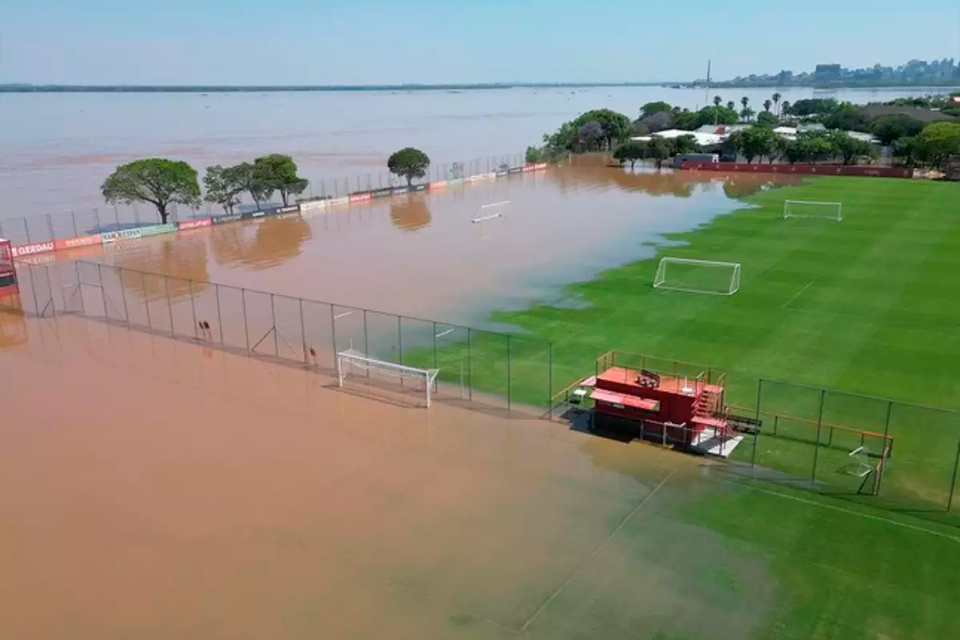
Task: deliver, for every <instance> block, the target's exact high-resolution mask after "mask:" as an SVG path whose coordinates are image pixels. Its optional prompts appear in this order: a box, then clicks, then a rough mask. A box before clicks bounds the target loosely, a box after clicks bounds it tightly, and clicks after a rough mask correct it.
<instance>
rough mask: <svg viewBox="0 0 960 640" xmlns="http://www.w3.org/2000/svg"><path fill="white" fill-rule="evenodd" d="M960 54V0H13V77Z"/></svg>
mask: <svg viewBox="0 0 960 640" xmlns="http://www.w3.org/2000/svg"><path fill="white" fill-rule="evenodd" d="M943 57H960V1H958V0H916V1H914V2H903V1H902V0H897V1H896V2H894V1H892V0H873V1H871V2H863V1H854V0H805V1H804V2H799V3H797V2H775V1H772V2H760V1H754V2H749V3H735V2H717V1H716V0H709V1H704V0H686V1H685V2H682V3H675V2H649V3H648V2H642V1H640V0H631V1H625V0H603V1H601V2H595V3H588V2H582V1H579V2H572V1H570V0H553V1H551V2H547V1H544V0H476V1H474V2H470V1H464V0H460V1H458V2H449V1H444V2H436V1H431V0H419V1H415V2H410V3H403V2H386V1H382V0H312V1H311V0H270V1H267V2H265V1H263V0H0V82H36V83H68V84H70V83H98V84H99V83H102V84H108V83H123V84H134V83H136V84H171V83H179V84H200V83H209V84H375V83H391V84H393V83H404V82H421V83H435V82H497V81H538V80H543V81H628V80H634V81H658V80H688V79H693V78H696V77H703V76H704V75H705V67H706V63H707V59H708V58H712V59H713V69H714V77H715V78H718V79H722V78H731V77H733V76H736V75H741V74H748V73H753V72H776V71H779V70H780V69H791V70H793V71H804V70H810V69H812V68H813V66H814V65H815V64H816V63H818V62H839V63H841V64H843V65H844V66H847V67H857V66H868V65H872V64H874V63H876V62H880V63H882V64H890V65H896V64H901V63H903V62H905V61H906V60H908V59H910V58H921V59H932V58H943Z"/></svg>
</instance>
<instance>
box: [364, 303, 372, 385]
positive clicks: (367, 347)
mask: <svg viewBox="0 0 960 640" xmlns="http://www.w3.org/2000/svg"><path fill="white" fill-rule="evenodd" d="M363 352H364V353H365V354H367V355H368V356H369V355H370V338H369V335H368V333H367V310H366V309H364V310H363ZM367 377H368V378H369V377H370V369H369V368H367Z"/></svg>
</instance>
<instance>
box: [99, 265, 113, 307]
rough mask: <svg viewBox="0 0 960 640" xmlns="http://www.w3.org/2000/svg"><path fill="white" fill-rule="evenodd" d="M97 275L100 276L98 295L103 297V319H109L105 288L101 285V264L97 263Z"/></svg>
mask: <svg viewBox="0 0 960 640" xmlns="http://www.w3.org/2000/svg"><path fill="white" fill-rule="evenodd" d="M97 277H98V278H100V297H101V298H102V299H103V319H104V320H109V319H110V314H109V313H108V312H107V290H106V289H105V288H104V286H103V265H102V264H97Z"/></svg>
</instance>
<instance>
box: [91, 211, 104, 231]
mask: <svg viewBox="0 0 960 640" xmlns="http://www.w3.org/2000/svg"><path fill="white" fill-rule="evenodd" d="M93 217H94V218H95V219H96V221H97V233H103V225H101V224H100V209H97V208H96V207H94V208H93Z"/></svg>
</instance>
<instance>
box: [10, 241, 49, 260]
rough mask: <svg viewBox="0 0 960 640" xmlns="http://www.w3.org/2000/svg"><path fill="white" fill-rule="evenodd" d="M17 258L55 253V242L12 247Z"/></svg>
mask: <svg viewBox="0 0 960 640" xmlns="http://www.w3.org/2000/svg"><path fill="white" fill-rule="evenodd" d="M10 249H11V251H12V252H13V256H14V257H15V258H19V257H22V256H32V255H35V254H38V253H47V252H48V251H54V250H55V247H54V244H53V241H52V240H51V241H49V242H33V243H30V244H21V245H19V246H13V247H10Z"/></svg>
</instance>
